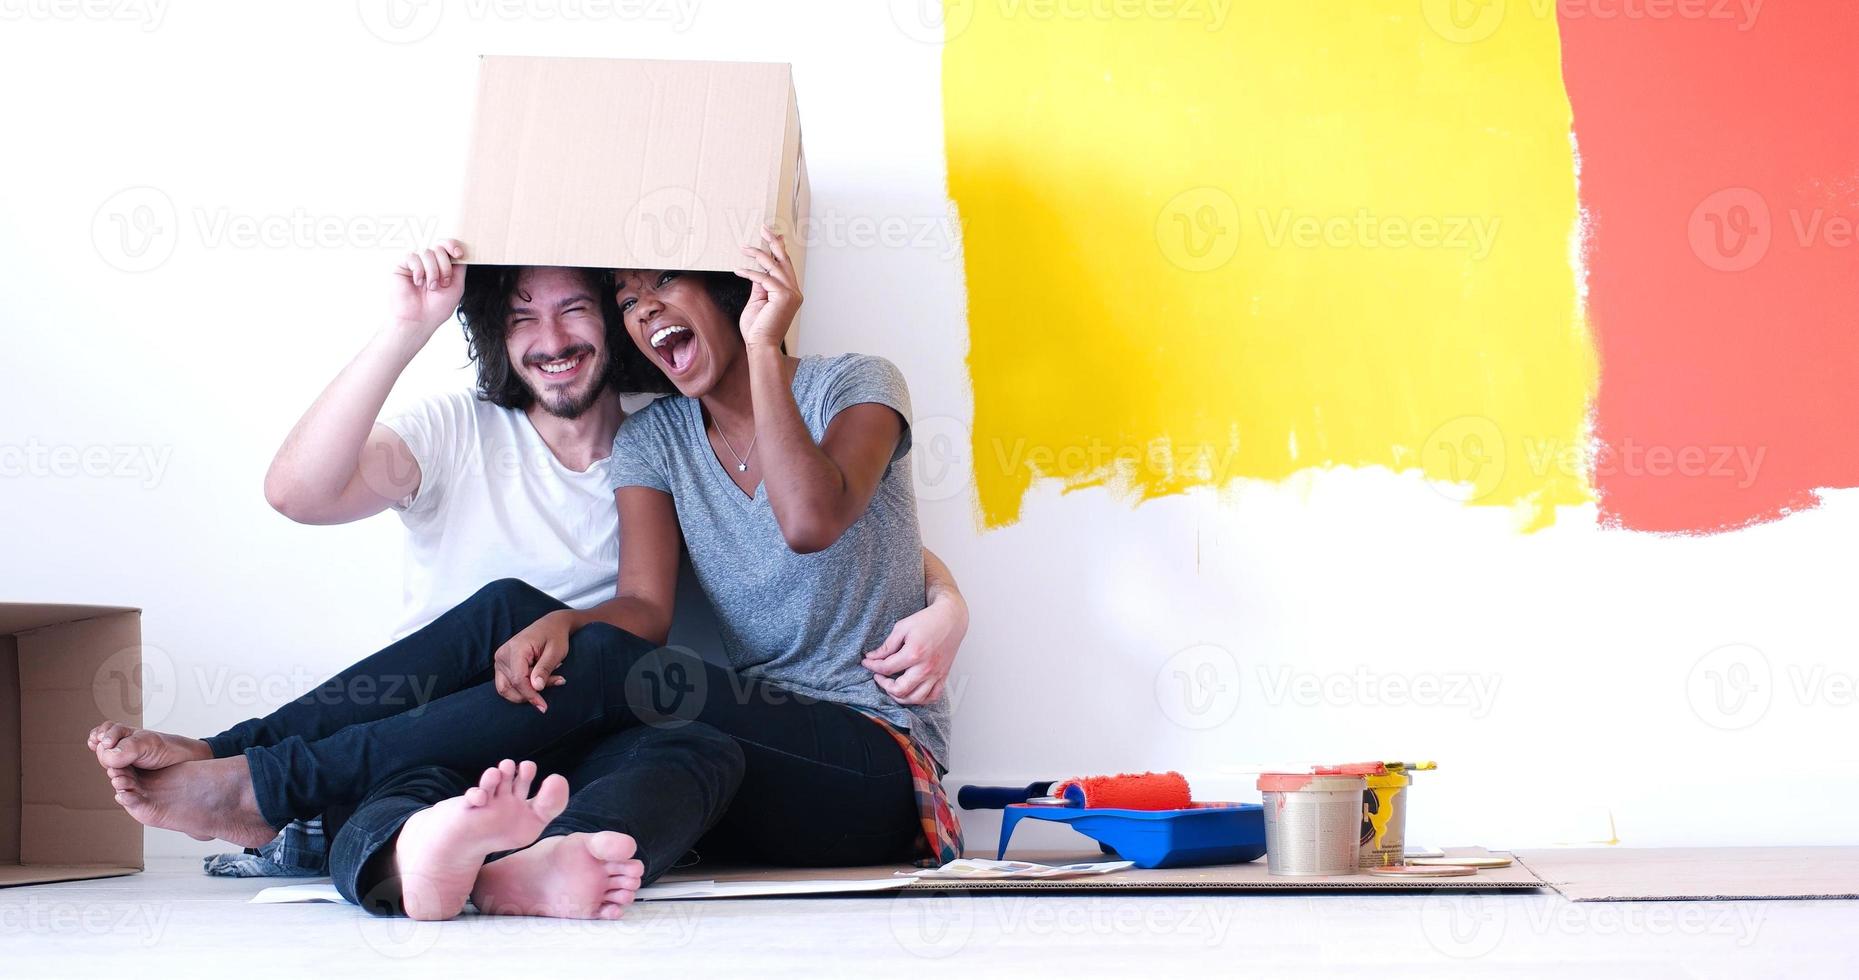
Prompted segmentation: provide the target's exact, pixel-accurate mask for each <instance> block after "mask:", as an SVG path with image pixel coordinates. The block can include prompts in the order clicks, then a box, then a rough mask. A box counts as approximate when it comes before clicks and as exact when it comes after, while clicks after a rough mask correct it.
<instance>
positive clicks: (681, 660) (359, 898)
mask: <svg viewBox="0 0 1859 980" xmlns="http://www.w3.org/2000/svg"><path fill="white" fill-rule="evenodd" d="M743 252H744V254H745V255H746V256H747V257H748V258H749V259H750V261H751V263H752V268H749V269H745V270H742V271H739V272H737V273H734V274H729V273H697V272H677V271H661V270H626V271H621V272H618V273H614V274H611V275H610V274H607V273H605V272H601V271H598V270H585V269H555V268H525V269H515V268H490V267H487V268H481V269H478V270H475V271H473V272H471V273H470V275H469V276H467V272H466V268H465V266H464V265H463V264H462V263H461V262H459V261H458V260H459V259H460V258H461V257H462V254H463V253H462V250H461V249H460V248H459V247H458V245H457V243H455V242H447V243H444V244H443V245H442V246H441V247H439V248H437V249H433V250H428V251H426V252H425V253H423V254H414V255H411V256H409V257H408V259H407V260H406V261H405V262H404V263H403V264H402V265H401V266H400V267H399V268H398V269H397V270H396V273H397V275H398V277H399V280H398V286H397V298H396V310H395V317H394V323H393V324H392V325H391V326H390V327H389V328H387V329H384V330H383V331H382V332H381V333H380V334H379V335H378V336H377V337H376V338H375V339H374V340H373V341H372V342H371V343H370V344H369V346H368V347H367V348H366V349H365V350H364V351H363V352H362V353H361V354H360V355H358V356H357V357H356V358H355V360H354V361H353V362H351V363H350V364H349V366H348V367H347V368H345V369H344V370H343V372H342V373H341V374H340V375H338V376H337V378H336V379H335V381H333V382H332V383H331V384H330V386H329V387H328V388H327V389H326V390H325V391H324V392H323V394H322V395H321V396H320V397H319V398H318V399H317V401H316V403H315V404H314V405H313V406H312V407H311V408H310V410H309V411H308V412H307V413H306V414H305V416H304V418H303V419H302V420H301V421H300V422H299V423H298V425H297V427H296V428H295V429H294V430H293V431H292V432H291V434H290V436H289V438H288V439H287V440H286V441H285V444H284V446H283V448H281V449H280V450H279V452H278V457H277V459H276V461H275V462H274V463H273V464H272V470H271V473H270V474H269V475H268V476H267V479H266V494H267V497H268V498H269V499H270V500H271V502H272V504H273V506H275V507H277V508H278V509H279V510H280V511H282V512H283V513H285V514H286V515H288V516H290V517H292V518H293V519H296V520H299V521H303V522H305V523H317V524H323V523H341V522H346V521H351V520H357V519H359V518H362V517H365V516H368V515H371V514H374V513H378V512H380V511H381V510H384V509H386V508H388V507H393V508H395V509H396V510H398V511H399V512H400V513H401V515H402V518H403V519H404V521H405V522H406V525H407V528H408V533H409V537H408V549H407V550H408V572H407V577H408V595H409V600H410V602H411V603H412V605H413V609H412V614H411V617H410V619H411V622H409V624H408V626H409V627H412V626H418V628H417V629H412V628H409V629H407V630H404V631H403V634H402V635H401V637H400V638H399V639H398V640H397V641H396V642H394V643H393V644H392V645H390V646H388V647H386V648H385V649H383V650H381V651H380V652H378V653H375V654H374V655H372V656H370V657H368V658H366V659H364V660H362V661H360V662H359V663H357V664H355V665H354V666H352V667H350V668H348V669H347V670H344V671H343V672H341V673H340V674H337V675H336V676H335V677H333V678H331V679H329V680H328V681H327V682H325V683H323V684H322V685H319V686H318V687H317V688H316V689H315V690H313V691H311V692H309V693H308V694H306V695H304V696H303V697H302V698H300V699H298V700H296V701H294V702H292V703H290V704H287V705H285V706H283V707H282V708H280V709H278V710H277V711H275V712H273V713H271V714H270V715H267V716H266V717H264V718H257V719H252V720H250V721H246V722H243V723H241V724H239V725H236V726H234V727H233V728H231V729H229V730H227V731H225V732H223V733H221V734H219V735H216V736H214V737H212V738H208V739H205V740H199V739H193V738H187V737H183V736H178V735H171V734H166V733H161V732H156V731H152V730H145V729H134V728H130V727H128V726H126V725H122V724H118V723H115V722H111V721H106V722H104V723H103V724H101V725H99V726H98V727H97V728H96V729H95V730H94V731H93V732H92V733H91V736H90V745H91V748H92V749H94V750H95V752H96V755H97V759H98V762H99V763H100V764H101V765H102V766H103V768H104V769H105V772H106V775H107V777H108V778H109V780H110V781H111V783H112V785H113V786H114V788H115V791H116V800H117V802H118V803H119V804H121V805H122V806H123V807H124V808H125V809H126V810H128V812H129V813H130V814H131V815H132V816H134V817H135V818H136V819H137V820H139V821H141V822H142V823H144V824H146V825H148V826H152V827H162V828H167V829H171V830H177V831H181V832H183V833H187V834H190V835H192V836H194V837H196V838H200V839H209V838H218V839H221V840H226V841H230V842H233V843H235V844H239V845H242V846H245V847H259V846H261V845H264V844H266V843H268V842H270V841H272V839H273V838H274V837H276V836H277V835H278V833H279V830H280V828H282V827H284V826H285V825H287V824H289V823H291V822H292V821H295V820H304V819H308V818H313V817H316V816H317V815H319V814H325V813H326V814H327V815H328V816H327V821H328V823H327V831H328V833H329V834H330V835H331V836H330V840H331V843H330V852H329V861H328V864H329V871H330V874H331V876H332V877H333V878H334V880H335V883H336V886H337V887H338V889H339V890H340V891H341V892H342V894H343V895H344V896H345V897H346V898H348V899H349V900H350V901H353V902H356V903H358V904H360V905H362V906H364V907H365V908H367V909H369V910H370V911H373V912H377V913H382V914H406V915H410V916H413V917H415V918H420V919H444V918H450V917H452V916H455V915H457V914H459V912H460V911H462V909H463V908H464V905H465V903H466V901H467V900H469V901H470V902H472V904H474V905H475V906H476V907H477V908H478V909H479V910H480V911H483V912H489V913H509V914H521V915H554V916H567V917H584V918H616V917H618V916H619V915H620V914H621V913H622V912H623V911H624V910H625V908H626V906H627V905H629V904H630V903H631V902H632V901H633V898H634V896H635V894H636V892H637V891H638V889H639V888H641V887H642V886H643V885H644V884H646V883H648V882H650V881H652V880H653V879H654V878H656V877H657V876H659V875H660V874H663V873H664V872H665V871H666V870H668V869H669V868H670V867H671V866H672V865H673V864H674V863H675V862H677V861H678V860H679V859H680V858H682V857H684V856H685V855H686V854H687V853H688V852H689V851H691V850H692V849H694V848H695V849H696V850H698V852H699V853H700V854H701V855H702V856H703V857H704V858H706V859H709V858H715V857H728V858H737V859H743V860H751V861H758V862H763V863H772V864H789V865H816V866H817V865H851V864H875V863H885V862H895V861H900V860H909V859H912V858H916V859H920V860H923V861H926V862H941V861H946V860H950V859H953V858H954V857H955V856H957V855H958V854H959V850H960V830H959V827H958V826H957V824H956V823H955V821H954V818H953V815H952V813H951V812H950V810H949V807H948V805H947V801H946V800H945V799H944V798H943V795H942V792H941V788H940V782H939V777H940V775H941V773H942V771H943V765H942V762H943V760H946V759H947V749H948V732H949V708H948V699H947V697H946V695H945V693H944V686H945V684H946V681H947V675H948V670H949V664H950V662H951V661H952V660H953V658H954V656H955V651H956V648H957V647H958V646H959V644H960V642H961V638H962V635H963V634H964V632H965V631H966V629H967V610H966V607H965V606H964V605H963V603H962V600H961V597H960V595H959V593H958V592H957V591H956V589H955V586H954V583H953V581H951V580H950V577H949V574H948V570H947V569H946V568H945V567H943V565H942V563H941V562H940V561H938V560H936V558H935V557H934V556H933V555H931V554H930V553H929V552H928V551H926V550H924V549H923V547H922V541H921V536H920V532H919V529H918V525H917V516H916V509H915V502H914V499H913V497H912V489H911V479H910V470H909V460H908V457H907V455H906V454H907V453H908V451H909V448H910V429H909V418H910V405H909V396H908V393H907V391H906V388H905V385H904V380H903V378H902V377H901V376H900V375H899V374H898V372H897V370H896V368H895V367H893V366H892V365H891V364H890V363H888V362H886V361H884V360H882V359H879V358H875V357H868V356H863V355H856V354H849V355H842V356H837V357H821V356H812V357H805V358H795V357H790V356H788V355H787V354H786V352H785V348H784V346H783V344H782V339H783V337H784V336H785V335H786V334H787V331H788V327H789V325H790V324H791V323H792V322H793V318H794V314H795V311H796V310H797V308H798V307H799V306H800V303H801V295H800V291H799V289H798V288H797V287H798V282H797V277H796V275H795V272H794V267H793V264H792V263H791V261H790V260H789V258H788V254H787V251H786V248H785V245H784V243H783V241H782V239H781V237H780V236H777V235H773V234H769V233H767V232H764V233H763V241H762V242H761V243H760V244H759V245H756V246H745V247H744V249H743ZM467 278H469V280H470V283H469V285H467V282H466V280H467ZM454 310H456V311H457V312H458V315H459V317H460V319H461V320H463V321H464V323H465V327H466V332H467V335H468V337H469V340H470V342H471V348H472V356H473V359H474V360H475V362H476V365H477V372H478V391H477V393H476V397H475V398H473V397H471V396H467V395H461V396H459V397H453V398H441V399H435V400H432V401H430V402H427V403H425V404H423V405H421V406H420V407H418V408H417V409H415V410H413V411H411V412H409V413H408V414H406V415H403V416H399V417H397V418H394V419H390V420H387V421H384V422H376V421H375V419H376V417H377V416H378V415H379V414H380V412H381V408H382V405H383V404H384V402H385V401H386V398H387V394H388V392H389V390H390V389H391V388H392V386H393V384H394V381H395V379H396V378H397V377H398V376H399V374H400V373H401V371H402V370H404V368H405V367H406V365H407V364H408V362H409V361H410V360H411V359H412V357H413V355H414V353H416V352H417V351H418V350H419V349H420V347H421V346H423V345H424V344H425V343H426V341H427V340H428V339H429V338H430V337H431V336H432V334H433V332H434V331H435V330H437V328H438V326H439V325H440V324H442V323H443V322H445V321H446V320H447V319H449V318H450V317H451V315H452V313H453V311H454ZM629 338H630V342H628V339H629ZM674 390H675V394H671V395H669V396H668V397H663V398H660V399H658V400H657V401H654V402H652V403H651V404H649V405H647V406H645V407H644V408H642V409H640V410H639V411H637V412H635V413H634V414H632V415H630V416H627V415H626V413H625V412H624V410H623V409H622V408H621V401H620V392H621V391H635V392H652V391H657V392H672V391H674ZM686 554H688V558H689V568H688V571H689V573H690V574H689V575H688V576H687V580H688V579H692V578H694V580H695V582H696V583H697V585H696V587H695V589H693V588H691V587H687V588H686V589H685V590H684V593H685V595H682V596H680V594H679V588H678V583H679V580H680V565H681V559H682V557H683V556H684V555H686ZM616 564H617V568H618V578H617V585H616V580H615V577H614V569H615V567H616ZM487 581H488V582H489V583H490V584H488V585H485V584H484V583H485V582H487ZM693 591H696V592H699V593H701V595H697V596H692V595H690V594H689V593H691V592H693ZM466 596H469V598H464V597H466ZM461 598H463V601H462V602H460V601H459V600H460V599H461ZM694 599H695V600H707V602H708V604H709V605H710V606H712V607H714V617H715V626H714V631H715V636H716V638H717V640H718V642H717V643H716V644H715V645H716V647H717V648H718V649H716V650H715V651H714V652H713V654H712V655H711V656H709V657H706V656H702V655H700V654H698V653H694V652H692V650H691V649H689V648H688V647H687V646H684V645H671V646H668V645H666V643H667V638H668V636H670V635H671V634H672V633H673V625H674V618H675V619H676V620H677V621H678V624H679V627H680V629H687V628H688V626H689V623H690V622H692V621H697V620H702V619H703V618H704V616H703V614H702V612H701V611H699V612H698V613H696V614H695V615H693V613H692V612H691V603H692V600H694ZM674 602H675V603H676V605H677V607H678V614H677V616H676V617H674V615H673V609H674ZM701 605H702V603H701V602H699V603H698V606H699V607H701ZM447 607H449V608H447ZM422 623H423V624H424V625H419V624H422ZM680 639H681V640H682V638H680ZM693 645H697V646H703V645H704V644H703V643H701V642H698V643H695V644H693ZM517 759H521V760H527V761H522V762H520V763H519V762H515V761H511V760H517ZM532 791H533V795H532Z"/></svg>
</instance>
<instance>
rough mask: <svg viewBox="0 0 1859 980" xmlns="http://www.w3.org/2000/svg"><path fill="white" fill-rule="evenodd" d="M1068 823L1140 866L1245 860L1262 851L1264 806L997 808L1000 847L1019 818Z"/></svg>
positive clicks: (1002, 853) (1002, 855) (1003, 853)
mask: <svg viewBox="0 0 1859 980" xmlns="http://www.w3.org/2000/svg"><path fill="white" fill-rule="evenodd" d="M1029 819H1030V820H1048V821H1052V822H1054V823H1063V824H1070V825H1071V828H1072V829H1073V830H1076V831H1077V832H1079V833H1081V834H1083V835H1085V836H1086V837H1089V838H1091V839H1092V840H1095V841H1097V842H1098V844H1099V845H1100V846H1101V847H1102V848H1103V850H1104V851H1105V852H1106V853H1113V852H1114V853H1115V854H1116V855H1117V856H1118V857H1120V858H1122V859H1123V860H1125V861H1131V862H1134V863H1135V865H1136V866H1137V867H1139V868H1183V867H1191V866H1194V865H1203V864H1245V863H1246V862H1247V861H1256V860H1258V859H1259V857H1260V856H1261V855H1263V854H1264V853H1265V808H1264V807H1262V806H1260V805H1259V804H1257V803H1196V804H1194V805H1193V806H1190V807H1188V808H1187V809H1185V810H1117V809H1111V808H1108V807H1079V806H1033V805H1029V804H1025V803H1015V804H1013V805H1011V806H1008V807H1004V808H1003V809H1002V810H1001V842H1000V850H999V851H997V852H996V853H995V855H994V857H995V859H996V860H1005V859H1006V857H1007V841H1008V839H1009V838H1011V837H1012V836H1013V828H1014V827H1015V826H1016V825H1017V824H1019V822H1020V821H1021V820H1029Z"/></svg>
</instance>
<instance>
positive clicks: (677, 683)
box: [209, 579, 920, 866]
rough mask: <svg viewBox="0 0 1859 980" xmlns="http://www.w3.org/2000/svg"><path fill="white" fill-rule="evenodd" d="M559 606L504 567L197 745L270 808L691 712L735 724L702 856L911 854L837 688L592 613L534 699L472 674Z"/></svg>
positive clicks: (672, 723)
mask: <svg viewBox="0 0 1859 980" xmlns="http://www.w3.org/2000/svg"><path fill="white" fill-rule="evenodd" d="M827 601H831V600H830V599H828V600H827ZM563 608H566V607H565V606H563V605H562V604H561V603H560V602H558V601H556V600H555V599H554V598H552V597H550V596H548V595H546V594H544V593H542V592H540V591H539V590H537V589H534V588H532V587H530V586H528V585H526V584H524V583H522V582H518V581H515V580H510V579H505V580H502V581H498V582H493V583H491V584H490V585H488V586H486V587H485V588H483V589H481V590H479V592H478V593H477V594H476V595H474V596H472V597H471V598H470V599H468V600H466V601H465V602H463V603H461V604H460V605H458V606H456V607H454V608H453V609H451V610H450V611H448V612H446V613H445V614H444V615H442V616H440V617H439V618H438V619H436V620H434V621H433V622H432V623H431V624H429V625H428V626H426V627H425V628H423V629H421V630H419V631H418V632H416V633H413V634H412V635H410V636H408V637H406V638H405V639H402V640H400V641H399V642H397V643H394V644H393V645H391V646H389V647H387V648H386V649H384V650H382V651H381V652H379V653H376V654H374V655H373V656H371V657H369V658H367V659H365V660H363V661H361V662H360V663H358V664H356V665H355V666H354V667H351V668H349V669H348V670H345V671H343V672H342V673H341V674H338V675H336V676H335V677H333V678H331V679H330V680H329V681H327V682H325V683H324V684H322V685H320V686H319V687H318V688H317V689H316V690H314V691H312V692H310V693H309V694H307V695H305V696H304V697H302V698H299V699H298V700H296V701H294V702H292V703H290V704H288V705H285V706H284V707H283V708H280V709H278V711H276V712H273V713H272V714H271V715H269V716H267V717H265V718H262V719H254V720H252V721H249V722H245V723H243V724H241V725H239V726H236V727H234V728H233V729H231V730H229V731H228V732H226V733H225V734H224V735H221V736H218V737H216V738H214V739H210V740H209V743H210V744H211V745H212V747H213V751H214V753H215V755H221V756H223V755H231V754H232V753H233V752H235V751H242V752H243V753H244V755H245V758H246V760H247V762H248V763H249V765H250V766H251V774H252V787H253V790H254V792H255V794H256V796H257V801H258V807H259V812H260V813H261V814H262V815H263V816H264V818H265V819H266V820H267V821H269V822H270V823H271V824H272V825H273V826H282V825H283V824H284V823H285V822H287V821H289V820H292V819H295V818H299V817H307V816H313V815H315V814H317V813H321V812H323V811H324V810H325V809H327V808H329V807H331V806H335V805H340V804H345V803H354V802H358V801H359V800H360V799H362V798H363V797H364V796H366V795H367V794H368V792H369V791H370V790H372V789H373V788H374V787H376V786H378V785H380V784H381V783H382V782H383V781H385V780H386V779H387V778H388V777H390V776H393V775H395V774H397V773H403V772H406V771H408V770H411V769H416V768H421V767H429V766H436V767H439V768H442V769H448V770H452V771H453V772H462V773H476V772H480V771H482V770H483V769H484V768H485V767H487V766H490V765H494V764H495V763H496V762H497V761H499V760H501V759H506V758H509V759H522V758H536V757H538V756H541V755H545V754H549V753H553V752H556V751H559V750H563V749H564V748H565V747H568V746H573V745H577V744H588V743H589V742H591V741H592V740H593V739H595V738H597V737H598V736H601V735H604V734H612V733H617V732H622V731H626V730H628V729H632V728H637V727H640V726H649V727H654V728H661V729H677V728H680V727H684V726H687V725H690V724H691V723H693V722H700V723H703V724H705V725H709V726H710V727H712V728H714V729H716V730H717V731H720V732H722V733H723V734H725V735H727V736H729V737H730V738H732V739H733V740H735V742H736V743H737V745H738V746H739V747H740V749H741V751H742V755H743V763H744V767H743V774H742V783H741V786H740V787H739V788H738V790H737V792H736V795H735V798H734V800H733V801H732V802H731V804H730V806H729V807H728V809H727V810H726V812H725V813H724V815H723V817H722V819H721V820H720V821H719V822H718V824H717V826H716V827H715V828H714V829H713V830H712V831H711V832H710V834H708V835H707V836H706V837H705V838H704V839H703V840H702V841H700V843H699V845H698V849H699V850H700V852H702V853H704V855H705V856H716V855H725V854H726V855H729V856H732V857H737V858H743V859H750V860H759V861H766V862H770V863H776V864H792V865H814V866H832V865H841V864H873V863H883V862H890V861H897V860H902V859H905V858H907V857H909V856H910V855H911V853H912V848H913V846H914V844H915V842H916V840H917V837H918V835H919V834H920V828H919V824H918V820H917V811H916V794H915V789H914V785H913V782H912V779H911V774H910V767H909V763H908V761H907V760H906V759H905V758H904V754H903V751H902V750H901V749H900V748H899V747H898V745H897V743H896V742H895V741H894V740H893V739H892V738H891V735H890V733H889V732H887V731H885V730H884V729H883V728H880V727H879V726H878V725H877V724H875V723H874V722H872V721H871V719H869V718H867V717H866V716H865V715H863V714H861V713H860V712H858V711H856V710H854V709H852V708H849V707H846V706H845V705H841V704H837V703H834V702H831V701H820V700H816V699H813V698H808V697H804V696H801V695H798V694H794V693H791V692H789V691H785V690H783V689H781V688H779V687H777V686H775V685H772V684H768V683H766V682H763V681H757V680H752V679H748V678H744V677H741V676H740V675H737V674H735V673H734V672H732V671H730V670H727V669H725V668H723V667H719V666H717V665H715V664H709V663H705V662H704V661H703V660H702V659H701V658H699V657H697V656H696V655H695V654H693V653H691V652H689V651H686V650H679V649H676V648H671V647H665V648H657V647H655V646H654V645H653V644H651V643H648V642H646V641H645V640H642V639H639V638H638V637H635V636H632V635H630V634H628V633H625V632H623V631H621V630H618V629H615V628H613V627H610V626H606V625H602V624H595V625H592V626H588V627H585V628H583V629H581V630H579V631H577V632H576V633H575V634H574V637H573V639H572V640H571V642H570V644H569V648H570V652H569V655H568V657H567V659H566V660H564V661H563V663H562V665H561V667H560V668H559V669H558V670H557V673H558V674H560V675H561V676H562V677H564V678H566V679H567V683H566V684H565V685H563V686H561V687H554V688H550V689H549V690H548V691H547V692H546V693H545V694H544V697H545V698H546V699H547V701H548V704H549V710H548V711H547V712H546V713H544V712H538V711H537V710H536V709H535V708H533V707H530V706H529V705H526V704H512V703H510V702H508V701H505V700H504V699H503V698H502V696H500V695H499V694H498V693H497V692H496V690H495V688H494V687H493V686H492V685H491V683H490V678H491V658H492V655H493V654H494V653H495V652H496V650H497V648H498V647H499V646H501V645H502V644H503V643H504V642H505V641H506V640H508V639H509V638H510V637H511V636H514V635H515V634H516V633H517V632H519V631H520V630H522V628H523V627H525V626H528V625H529V624H530V623H533V622H535V621H536V620H537V619H539V618H541V617H542V616H543V615H545V614H547V613H549V612H553V611H556V610H559V609H563ZM692 822H693V823H695V822H696V819H695V817H693V821H692Z"/></svg>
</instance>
